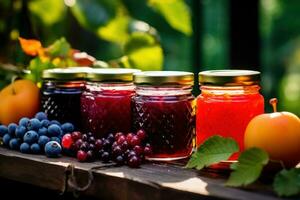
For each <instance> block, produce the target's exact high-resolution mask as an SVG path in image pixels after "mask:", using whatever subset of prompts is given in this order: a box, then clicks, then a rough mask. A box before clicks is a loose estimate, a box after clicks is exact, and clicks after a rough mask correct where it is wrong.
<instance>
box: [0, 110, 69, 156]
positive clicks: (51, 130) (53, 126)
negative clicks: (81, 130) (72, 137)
mask: <svg viewBox="0 0 300 200" xmlns="http://www.w3.org/2000/svg"><path fill="white" fill-rule="evenodd" d="M73 131H74V126H73V124H71V123H64V124H60V123H59V122H58V121H56V120H52V121H49V120H48V119H47V115H46V114H45V113H43V112H39V113H37V114H36V115H35V117H34V118H32V119H29V118H27V117H23V118H22V119H20V121H19V123H18V124H15V123H11V124H9V125H8V126H4V125H1V126H0V137H2V142H3V144H4V146H6V147H8V148H10V149H13V150H19V151H21V152H22V153H31V154H41V153H45V154H46V155H47V156H48V157H58V156H59V155H60V154H61V152H62V148H61V145H60V142H61V139H62V137H63V135H64V134H65V133H69V132H73Z"/></svg>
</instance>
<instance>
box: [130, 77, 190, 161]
mask: <svg viewBox="0 0 300 200" xmlns="http://www.w3.org/2000/svg"><path fill="white" fill-rule="evenodd" d="M134 83H135V85H136V95H135V96H134V98H133V102H134V103H133V118H134V119H133V123H134V128H135V130H138V129H143V130H145V131H146V133H147V136H148V141H149V143H150V144H151V146H152V151H153V154H152V155H151V156H149V157H148V158H147V159H148V160H159V161H169V160H177V159H182V158H186V157H188V156H189V155H190V154H191V152H192V148H193V137H194V122H195V120H194V117H195V112H194V103H193V102H194V97H193V95H192V93H191V91H192V86H193V83H194V75H193V73H189V72H179V71H149V72H140V73H136V74H135V75H134Z"/></svg>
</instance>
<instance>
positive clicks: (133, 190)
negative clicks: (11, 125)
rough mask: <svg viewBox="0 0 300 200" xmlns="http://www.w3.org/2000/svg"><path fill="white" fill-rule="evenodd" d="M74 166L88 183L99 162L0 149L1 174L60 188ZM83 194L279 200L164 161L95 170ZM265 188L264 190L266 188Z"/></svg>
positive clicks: (132, 198) (80, 180)
mask: <svg viewBox="0 0 300 200" xmlns="http://www.w3.org/2000/svg"><path fill="white" fill-rule="evenodd" d="M69 164H74V165H75V176H76V177H77V179H78V184H79V185H84V184H86V182H87V177H88V170H89V169H90V168H91V167H95V166H104V164H102V163H101V162H94V163H79V162H77V161H76V160H75V159H73V158H69V157H63V158H59V159H49V158H46V157H45V156H42V155H27V154H21V153H19V152H15V151H11V150H7V149H4V148H0V176H1V177H4V178H7V179H12V180H15V181H20V182H25V183H29V184H33V185H37V186H41V187H45V188H48V189H52V190H57V191H62V190H63V189H64V186H65V170H66V168H67V166H68V165H69ZM93 174H94V181H93V182H92V184H91V186H90V188H89V189H88V190H86V191H85V192H84V194H85V195H91V196H95V197H101V198H104V199H130V200H135V199H152V200H156V199H171V198H176V199H215V198H220V199H265V200H275V199H279V198H277V197H275V196H274V194H273V193H272V192H270V190H268V187H263V188H261V187H254V189H252V188H248V189H247V190H241V189H237V188H229V187H224V179H222V178H210V177H206V176H203V175H201V174H200V173H199V172H197V171H195V170H188V169H183V168H182V167H180V166H174V165H167V164H153V163H152V164H150V163H149V164H145V165H142V167H141V168H139V169H131V168H128V167H126V166H124V167H110V168H105V169H101V170H97V171H96V172H94V173H93ZM266 188H267V189H266Z"/></svg>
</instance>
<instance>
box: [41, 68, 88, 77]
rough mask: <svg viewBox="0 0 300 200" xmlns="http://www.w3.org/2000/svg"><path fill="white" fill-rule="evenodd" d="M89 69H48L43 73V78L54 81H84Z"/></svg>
mask: <svg viewBox="0 0 300 200" xmlns="http://www.w3.org/2000/svg"><path fill="white" fill-rule="evenodd" d="M87 69H88V68H86V67H82V68H81V67H74V68H71V67H70V68H55V69H47V70H44V71H43V73H42V78H43V79H53V80H84V79H85V77H86V73H87Z"/></svg>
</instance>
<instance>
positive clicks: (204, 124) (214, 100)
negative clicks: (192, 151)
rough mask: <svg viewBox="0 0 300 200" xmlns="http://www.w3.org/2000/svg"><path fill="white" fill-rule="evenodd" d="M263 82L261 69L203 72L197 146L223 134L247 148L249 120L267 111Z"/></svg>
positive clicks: (199, 98) (198, 99)
mask: <svg viewBox="0 0 300 200" xmlns="http://www.w3.org/2000/svg"><path fill="white" fill-rule="evenodd" d="M259 82H260V72H257V71H250V70H212V71H204V72H200V73H199V84H200V85H201V86H200V90H201V94H200V95H199V96H198V98H197V113H196V134H197V146H199V145H200V144H202V143H203V142H204V141H205V140H206V139H207V138H209V137H211V136H213V135H221V136H224V137H231V138H233V139H235V140H236V141H237V142H238V144H239V147H240V151H242V150H243V149H244V132H245V129H246V127H247V125H248V123H249V121H250V120H251V119H252V118H253V117H255V116H256V115H259V114H261V113H263V112H264V98H263V96H262V95H261V94H260V93H259V91H260V86H259ZM236 156H237V154H236V155H235V156H234V157H232V159H235V158H236Z"/></svg>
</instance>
